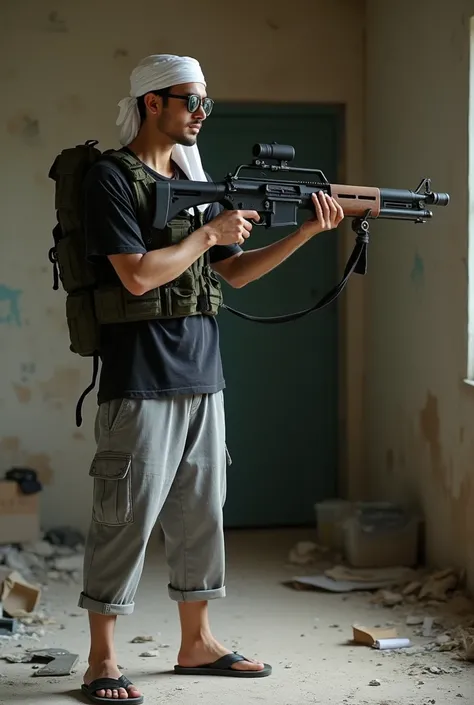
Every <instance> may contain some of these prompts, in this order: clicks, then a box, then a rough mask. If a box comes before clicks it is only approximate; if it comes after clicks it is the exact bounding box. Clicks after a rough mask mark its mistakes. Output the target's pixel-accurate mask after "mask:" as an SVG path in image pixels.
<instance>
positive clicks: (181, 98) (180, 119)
mask: <svg viewBox="0 0 474 705" xmlns="http://www.w3.org/2000/svg"><path fill="white" fill-rule="evenodd" d="M169 93H170V94H171V95H169V96H167V102H166V101H165V102H166V105H163V99H162V98H161V97H160V96H155V97H154V101H152V102H151V103H150V108H151V106H154V110H153V111H152V112H155V111H156V126H157V128H158V130H159V131H160V132H162V133H163V134H165V135H166V136H167V137H169V139H170V140H172V141H173V142H175V143H177V144H182V145H185V146H188V147H190V146H192V145H193V144H195V143H196V140H197V136H198V134H199V131H200V129H201V126H202V123H203V121H204V120H205V119H206V113H205V111H204V108H203V106H202V105H201V104H200V100H195V101H194V102H195V103H196V107H194V106H193V105H192V106H191V107H192V109H193V111H192V112H190V111H189V108H188V98H189V96H198V97H199V98H200V99H203V98H206V97H207V93H206V88H205V86H204V84H202V83H181V84H179V85H177V86H173V87H172V88H170V89H169Z"/></svg>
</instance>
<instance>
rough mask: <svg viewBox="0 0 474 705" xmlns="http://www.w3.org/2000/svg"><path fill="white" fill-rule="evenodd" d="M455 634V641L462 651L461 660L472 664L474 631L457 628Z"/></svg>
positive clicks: (473, 658)
mask: <svg viewBox="0 0 474 705" xmlns="http://www.w3.org/2000/svg"><path fill="white" fill-rule="evenodd" d="M456 634H457V641H458V643H459V645H460V646H461V648H462V649H463V653H462V654H461V658H462V659H463V660H464V661H470V662H474V629H473V628H464V627H459V628H458V629H457V630H456Z"/></svg>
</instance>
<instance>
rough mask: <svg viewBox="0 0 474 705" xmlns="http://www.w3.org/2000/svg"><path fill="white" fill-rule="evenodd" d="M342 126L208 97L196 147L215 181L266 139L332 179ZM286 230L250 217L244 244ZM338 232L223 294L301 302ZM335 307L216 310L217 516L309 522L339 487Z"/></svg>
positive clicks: (249, 522)
mask: <svg viewBox="0 0 474 705" xmlns="http://www.w3.org/2000/svg"><path fill="white" fill-rule="evenodd" d="M340 128H341V121H340V115H339V112H338V110H337V109H336V108H329V107H324V106H305V105H298V106H294V105H278V106H275V105H268V104H266V105H254V104H252V105H248V104H245V105H241V104H230V105H229V104H227V105H224V106H222V105H220V106H216V107H215V108H214V112H213V114H212V116H211V117H210V118H209V119H208V120H207V121H206V123H205V125H204V129H203V130H202V131H201V135H200V137H199V147H200V150H201V156H202V160H203V165H204V168H205V169H206V171H207V172H208V173H209V174H210V175H211V177H212V179H213V180H214V181H218V180H220V179H222V178H223V177H224V176H225V175H226V174H227V173H228V172H230V171H233V170H234V169H235V167H236V166H237V165H238V164H243V163H249V162H250V161H251V159H252V146H253V144H254V143H256V142H273V141H275V142H278V143H280V144H291V145H293V147H294V148H295V151H296V156H295V159H294V161H293V163H294V164H295V165H298V166H304V167H314V168H319V169H322V171H323V172H324V173H325V174H326V176H327V178H328V179H329V180H330V181H336V180H337V164H338V161H339V159H338V158H339V137H340ZM246 173H247V174H248V173H250V172H246ZM300 178H301V177H300ZM302 217H303V216H302ZM290 232H291V229H290V228H276V229H273V230H265V229H264V228H259V227H254V229H253V232H252V235H251V237H250V238H249V240H248V241H247V243H246V244H245V246H244V247H245V249H253V248H258V247H263V246H265V245H268V244H270V243H271V242H274V241H275V240H277V239H279V238H281V237H284V236H285V235H287V234H289V233H290ZM337 239H338V238H337V234H336V233H335V232H334V231H333V232H330V233H323V234H321V235H320V236H318V237H315V238H314V240H312V241H311V242H309V243H308V244H306V245H305V246H303V247H302V248H300V250H298V251H297V252H296V253H295V254H294V255H292V256H291V257H290V258H289V259H287V260H286V262H284V263H283V264H281V265H280V266H279V267H278V268H277V269H275V270H273V271H272V272H270V273H269V274H267V275H266V276H265V277H263V278H262V279H260V280H258V281H256V282H253V283H251V284H249V285H247V286H246V287H244V288H242V289H232V288H231V287H230V286H228V285H227V284H225V283H224V296H225V300H226V302H227V303H228V304H229V305H230V306H232V307H234V308H236V309H238V310H240V311H244V312H246V313H251V314H255V315H268V316H271V315H278V314H284V313H288V312H291V311H296V310H300V309H302V308H306V307H308V306H310V305H311V304H313V303H315V302H316V301H317V300H318V299H319V298H320V297H321V296H322V295H323V294H325V293H326V292H327V291H328V290H329V289H330V288H331V287H332V286H334V284H335V283H336V281H337V278H338V274H339V271H338V268H337ZM337 309H338V304H337V302H335V303H333V304H331V305H330V306H329V307H327V308H326V309H323V310H322V311H319V312H316V313H313V314H310V315H309V316H306V317H304V318H302V319H300V320H297V321H294V322H290V323H284V324H278V325H266V324H265V325H264V324H261V323H255V322H251V321H245V320H243V319H240V318H238V317H237V316H235V315H234V314H232V313H230V312H228V311H222V312H221V313H220V314H219V324H220V325H219V327H220V340H221V350H222V357H223V365H224V374H225V377H226V384H227V388H226V392H225V399H226V418H227V444H228V448H229V452H230V455H231V457H232V461H233V463H232V465H231V466H230V468H229V473H228V495H227V502H226V507H225V523H226V526H227V527H251V526H252V527H264V526H268V527H270V526H285V525H286V526H291V525H301V524H307V523H313V522H314V504H315V502H317V501H320V500H321V499H323V498H326V497H329V496H334V495H335V494H336V493H337V483H336V479H337V457H338V454H337V442H338V413H337V399H338V374H337V369H338V359H337V358H338V355H337V348H338V331H337V328H338V312H337Z"/></svg>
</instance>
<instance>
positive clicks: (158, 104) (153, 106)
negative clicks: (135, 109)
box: [143, 93, 163, 116]
mask: <svg viewBox="0 0 474 705" xmlns="http://www.w3.org/2000/svg"><path fill="white" fill-rule="evenodd" d="M143 101H144V103H145V108H146V111H147V113H150V114H151V115H154V116H156V115H159V114H160V113H161V111H162V109H163V99H162V98H161V96H159V95H155V94H154V93H147V94H146V95H145V97H144V98H143Z"/></svg>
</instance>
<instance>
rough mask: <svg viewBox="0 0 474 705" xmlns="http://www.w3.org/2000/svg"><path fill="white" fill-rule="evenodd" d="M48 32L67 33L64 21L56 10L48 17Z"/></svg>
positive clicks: (67, 29)
mask: <svg viewBox="0 0 474 705" xmlns="http://www.w3.org/2000/svg"><path fill="white" fill-rule="evenodd" d="M48 30H49V31H50V32H69V28H68V26H67V24H66V21H65V20H63V19H62V18H61V17H60V16H59V12H58V11H57V10H52V11H51V12H50V13H49V15H48Z"/></svg>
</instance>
